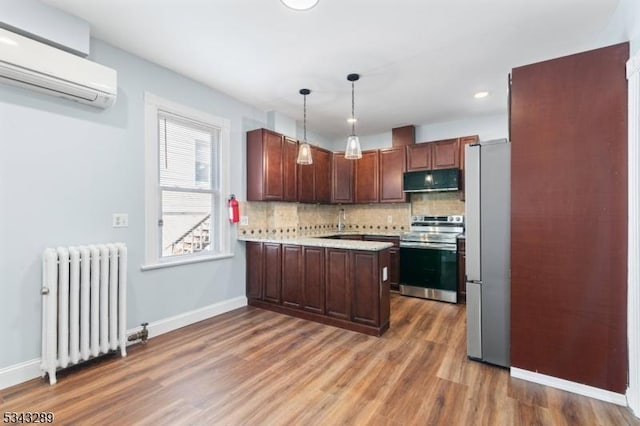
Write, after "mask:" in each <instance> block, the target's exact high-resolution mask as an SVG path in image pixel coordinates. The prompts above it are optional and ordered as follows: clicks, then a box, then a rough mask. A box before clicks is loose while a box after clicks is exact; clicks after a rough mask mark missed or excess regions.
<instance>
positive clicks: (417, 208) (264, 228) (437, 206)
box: [238, 192, 464, 238]
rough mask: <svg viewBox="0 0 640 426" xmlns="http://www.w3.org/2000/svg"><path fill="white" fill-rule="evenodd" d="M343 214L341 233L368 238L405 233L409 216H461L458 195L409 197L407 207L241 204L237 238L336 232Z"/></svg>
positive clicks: (258, 202)
mask: <svg viewBox="0 0 640 426" xmlns="http://www.w3.org/2000/svg"><path fill="white" fill-rule="evenodd" d="M341 208H344V210H345V217H346V221H345V230H346V231H348V232H366V233H369V234H373V233H378V234H398V233H400V232H404V231H408V230H409V222H410V220H411V215H450V214H464V202H463V201H460V199H459V193H458V192H432V193H413V194H411V203H393V204H345V205H327V204H301V203H284V202H272V201H269V202H265V201H241V202H240V216H247V217H248V219H249V223H248V225H246V226H243V225H240V224H238V235H246V236H256V237H259V236H267V235H269V236H277V237H278V238H287V237H290V238H295V237H304V236H312V235H318V234H327V233H330V232H335V231H337V225H338V213H339V212H340V209H341Z"/></svg>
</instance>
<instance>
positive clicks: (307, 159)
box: [296, 89, 313, 164]
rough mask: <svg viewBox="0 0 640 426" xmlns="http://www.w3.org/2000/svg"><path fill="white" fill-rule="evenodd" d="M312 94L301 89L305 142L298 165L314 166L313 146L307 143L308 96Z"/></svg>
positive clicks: (299, 153)
mask: <svg viewBox="0 0 640 426" xmlns="http://www.w3.org/2000/svg"><path fill="white" fill-rule="evenodd" d="M309 93H311V90H309V89H300V94H301V95H302V96H303V98H304V107H303V108H304V121H303V126H304V127H303V128H304V140H303V141H302V143H301V144H300V146H299V147H298V159H297V160H296V163H298V164H313V158H311V146H310V145H309V144H308V143H307V95H308V94H309Z"/></svg>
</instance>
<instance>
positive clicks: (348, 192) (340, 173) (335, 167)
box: [331, 152, 355, 204]
mask: <svg viewBox="0 0 640 426" xmlns="http://www.w3.org/2000/svg"><path fill="white" fill-rule="evenodd" d="M331 157H332V178H331V187H332V188H331V202H332V203H342V204H348V203H353V171H354V167H353V165H354V163H355V162H354V161H353V160H348V159H346V158H344V152H334V153H333V155H332V156H331Z"/></svg>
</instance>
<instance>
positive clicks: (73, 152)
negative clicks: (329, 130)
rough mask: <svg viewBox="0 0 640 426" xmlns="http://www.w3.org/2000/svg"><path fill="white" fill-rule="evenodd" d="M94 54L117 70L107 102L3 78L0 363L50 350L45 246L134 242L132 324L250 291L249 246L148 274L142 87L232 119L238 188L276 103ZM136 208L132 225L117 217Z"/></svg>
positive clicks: (97, 50)
mask: <svg viewBox="0 0 640 426" xmlns="http://www.w3.org/2000/svg"><path fill="white" fill-rule="evenodd" d="M91 52H92V54H91V58H92V59H93V60H94V61H96V62H99V63H102V64H105V65H107V66H109V67H112V68H115V69H116V70H117V71H118V89H119V90H118V100H117V102H116V104H115V105H114V106H113V107H112V108H110V109H107V110H97V109H94V108H92V107H88V106H84V105H80V104H76V103H74V102H71V101H66V100H61V99H60V100H59V99H57V98H54V97H51V96H47V95H40V94H37V93H35V92H31V91H28V90H25V89H20V88H13V87H10V86H5V85H1V84H0V303H1V304H2V306H1V307H0V368H2V367H6V366H9V365H14V364H16V363H20V362H24V361H28V360H31V359H34V358H37V357H39V356H40V327H41V313H40V309H41V301H40V295H39V290H40V285H41V254H42V251H43V249H45V248H46V247H55V246H68V245H77V244H91V243H101V242H112V241H122V242H125V243H126V244H127V245H128V247H129V274H128V278H129V291H128V296H129V306H128V317H129V318H128V324H127V325H128V328H131V327H134V326H136V325H138V324H139V323H140V322H142V321H155V320H159V319H163V318H167V317H171V316H173V315H177V314H181V313H184V312H188V311H191V310H193V309H197V308H200V307H204V306H207V305H211V304H214V303H217V302H221V301H224V300H228V299H231V298H234V297H238V296H243V295H244V293H245V290H244V288H245V277H244V262H245V257H244V247H243V245H242V244H241V243H237V242H235V231H232V249H233V250H234V251H235V253H236V255H235V257H233V258H231V259H225V260H219V261H213V262H204V263H197V264H191V265H184V266H178V267H172V268H165V269H158V270H152V271H146V272H142V271H141V270H140V265H142V264H143V261H144V259H143V257H144V245H145V241H144V199H145V194H144V121H143V120H144V100H143V95H144V91H149V92H152V93H154V94H156V95H158V96H161V97H163V98H166V99H169V100H171V101H174V102H177V103H181V104H184V105H186V106H189V107H192V108H197V109H200V110H202V111H204V112H207V113H210V114H213V115H216V116H220V117H225V118H228V119H230V120H231V153H230V162H231V164H232V166H231V176H230V178H231V179H230V180H231V188H230V190H231V192H232V193H235V194H242V195H241V198H243V197H244V194H245V193H246V178H245V173H244V170H245V168H246V167H245V157H246V156H245V133H246V131H247V130H250V129H253V128H256V127H263V126H266V113H265V112H263V111H259V110H256V109H254V108H252V107H251V106H248V105H245V104H242V103H240V102H238V101H236V100H234V99H233V98H230V97H228V96H226V95H223V94H221V93H219V92H217V91H215V90H212V89H210V88H207V87H205V86H203V85H201V84H198V83H195V82H193V81H192V80H189V79H187V78H185V77H182V76H180V75H178V74H175V73H174V72H171V71H169V70H167V69H164V68H161V67H158V66H156V65H153V64H151V63H149V62H146V61H144V60H141V59H140V58H138V57H135V56H133V55H131V54H129V53H126V52H124V51H121V50H118V49H116V48H114V47H112V46H110V45H107V44H105V43H103V42H101V41H98V40H92V45H91ZM115 212H121V213H128V214H129V227H128V228H112V227H111V215H112V213H115Z"/></svg>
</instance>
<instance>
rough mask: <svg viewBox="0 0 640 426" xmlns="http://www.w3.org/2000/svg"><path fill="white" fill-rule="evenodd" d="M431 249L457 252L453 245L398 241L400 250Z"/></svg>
mask: <svg viewBox="0 0 640 426" xmlns="http://www.w3.org/2000/svg"><path fill="white" fill-rule="evenodd" d="M403 247H404V248H417V249H433V250H444V251H453V252H455V251H457V249H456V246H455V244H443V243H419V242H413V241H400V248H403Z"/></svg>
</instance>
